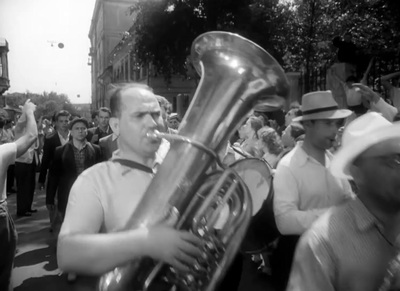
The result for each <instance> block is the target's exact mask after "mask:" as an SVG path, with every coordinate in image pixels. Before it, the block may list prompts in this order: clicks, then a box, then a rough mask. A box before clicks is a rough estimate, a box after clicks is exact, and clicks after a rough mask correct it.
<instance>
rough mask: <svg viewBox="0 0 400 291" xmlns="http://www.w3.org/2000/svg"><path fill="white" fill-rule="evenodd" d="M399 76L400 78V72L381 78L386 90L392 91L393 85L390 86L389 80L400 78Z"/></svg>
mask: <svg viewBox="0 0 400 291" xmlns="http://www.w3.org/2000/svg"><path fill="white" fill-rule="evenodd" d="M399 76H400V71H399V72H395V73H391V74H388V75H385V76H382V77H381V82H382V85H383V86H385V88H386V89H387V90H390V89H392V87H393V86H392V84H390V82H389V80H390V79H393V78H396V77H399Z"/></svg>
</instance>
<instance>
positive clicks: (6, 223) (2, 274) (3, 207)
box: [0, 100, 37, 290]
mask: <svg viewBox="0 0 400 291" xmlns="http://www.w3.org/2000/svg"><path fill="white" fill-rule="evenodd" d="M35 107H36V106H35V105H34V104H33V103H31V102H30V100H28V101H26V103H25V105H24V107H23V111H22V116H21V119H22V121H24V120H26V131H25V134H24V135H23V136H21V137H20V138H19V139H17V140H16V141H15V142H12V143H7V144H3V145H0V246H1V247H0V290H12V286H11V284H10V277H11V271H12V267H13V261H14V255H15V249H16V244H17V233H16V231H15V227H14V222H13V221H12V219H11V216H10V215H9V213H8V209H7V202H6V198H7V193H6V180H7V168H8V166H9V165H11V164H13V163H14V162H15V159H16V158H17V157H20V156H21V155H22V154H24V153H25V152H26V151H27V150H28V149H29V148H30V147H31V146H32V144H33V143H34V142H35V141H36V139H37V127H36V122H35V116H34V114H33V113H34V111H35ZM2 127H3V121H2V120H1V118H0V129H1V128H2Z"/></svg>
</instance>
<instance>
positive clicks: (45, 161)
mask: <svg viewBox="0 0 400 291" xmlns="http://www.w3.org/2000/svg"><path fill="white" fill-rule="evenodd" d="M69 117H70V114H69V112H68V111H66V110H61V111H59V112H57V113H56V114H55V116H54V121H55V124H56V131H55V132H53V133H52V134H50V135H49V136H48V137H46V139H45V141H44V145H43V158H42V164H41V166H40V175H39V181H38V182H39V189H42V188H44V184H45V183H46V176H47V170H48V169H49V168H50V166H51V163H52V161H53V157H54V151H55V149H56V147H58V146H62V145H65V144H66V143H67V142H68V140H69V128H68V123H69Z"/></svg>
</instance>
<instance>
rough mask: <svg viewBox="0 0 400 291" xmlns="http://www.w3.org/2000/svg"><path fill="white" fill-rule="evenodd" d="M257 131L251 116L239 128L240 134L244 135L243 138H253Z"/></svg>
mask: <svg viewBox="0 0 400 291" xmlns="http://www.w3.org/2000/svg"><path fill="white" fill-rule="evenodd" d="M255 134H256V132H255V131H254V129H253V128H252V127H251V120H250V118H249V119H247V121H246V123H245V124H243V125H242V127H241V128H240V130H239V135H242V136H243V137H242V138H245V139H249V138H253V137H254V135H255Z"/></svg>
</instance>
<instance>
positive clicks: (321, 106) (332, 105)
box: [293, 91, 352, 121]
mask: <svg viewBox="0 0 400 291" xmlns="http://www.w3.org/2000/svg"><path fill="white" fill-rule="evenodd" d="M301 101H302V102H301V111H302V116H299V117H296V118H294V119H293V121H304V120H316V119H342V118H346V117H348V116H350V115H351V114H352V112H351V111H350V110H348V109H339V106H338V104H337V103H336V101H335V99H334V98H333V95H332V92H331V91H317V92H311V93H307V94H305V95H303V97H302V99H301Z"/></svg>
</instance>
